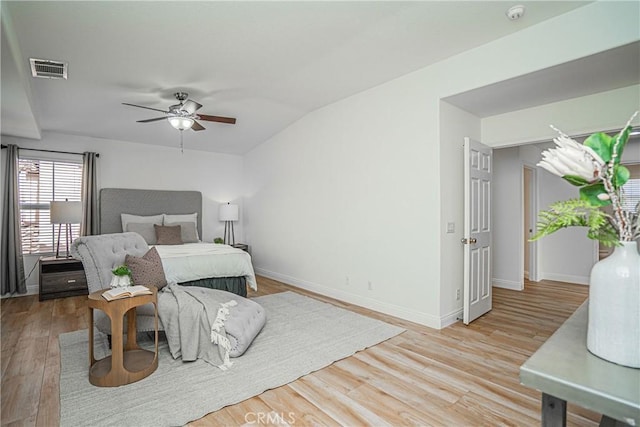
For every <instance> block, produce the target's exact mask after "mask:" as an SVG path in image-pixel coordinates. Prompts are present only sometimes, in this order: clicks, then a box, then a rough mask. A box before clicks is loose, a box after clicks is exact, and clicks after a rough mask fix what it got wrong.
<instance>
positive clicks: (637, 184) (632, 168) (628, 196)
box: [622, 164, 640, 211]
mask: <svg viewBox="0 0 640 427" xmlns="http://www.w3.org/2000/svg"><path fill="white" fill-rule="evenodd" d="M625 166H626V167H627V169H629V172H630V173H631V176H630V178H629V181H627V182H626V183H625V184H624V185H623V186H622V191H623V193H624V199H623V201H622V207H623V209H625V210H628V211H633V210H635V207H636V206H637V205H638V203H640V164H633V165H625Z"/></svg>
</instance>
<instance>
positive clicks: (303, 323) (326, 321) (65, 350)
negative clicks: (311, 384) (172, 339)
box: [60, 292, 404, 426]
mask: <svg viewBox="0 0 640 427" xmlns="http://www.w3.org/2000/svg"><path fill="white" fill-rule="evenodd" d="M254 300H255V301H256V302H258V303H259V304H260V305H262V306H263V307H264V308H265V310H266V312H267V323H266V325H265V327H264V329H263V330H262V332H261V333H260V335H258V337H257V338H256V339H255V341H254V342H253V344H252V345H251V347H250V348H249V350H247V352H246V353H245V354H244V355H243V356H242V357H239V358H236V359H233V362H234V364H233V366H232V367H231V368H230V369H229V370H227V371H221V370H220V369H218V368H216V367H213V366H211V365H209V364H207V363H206V362H203V361H201V360H198V361H196V362H188V363H184V362H182V360H180V359H178V360H174V359H173V358H172V357H171V355H170V353H169V349H168V347H167V345H166V341H161V348H160V357H159V364H158V369H157V370H156V371H155V372H154V373H153V374H151V375H150V376H148V377H147V378H144V379H143V380H140V381H138V382H135V383H133V384H129V385H126V386H121V387H112V388H102V387H95V386H93V385H91V384H90V383H89V374H88V372H89V369H88V358H89V355H88V333H87V331H86V330H83V331H75V332H70V333H66V334H61V335H60V353H61V360H62V366H61V371H60V423H61V425H63V426H180V425H184V424H186V423H188V422H189V421H192V420H196V419H198V418H201V417H203V416H204V415H206V414H208V413H209V412H213V411H216V410H218V409H220V408H223V407H224V406H227V405H233V404H235V403H238V402H241V401H243V400H245V399H248V398H250V397H253V396H256V395H258V394H260V393H262V392H264V391H266V390H269V389H272V388H276V387H279V386H281V385H284V384H288V383H290V382H292V381H295V380H296V379H298V378H300V377H302V376H304V375H306V374H308V373H311V372H314V371H317V370H318V369H321V368H324V367H326V366H329V365H330V364H332V363H333V362H335V361H337V360H340V359H343V358H345V357H348V356H350V355H352V354H354V353H356V352H357V351H360V350H363V349H365V348H367V347H370V346H373V345H375V344H378V343H380V342H382V341H385V340H387V339H389V338H391V337H393V336H395V335H398V334H399V333H401V332H403V331H404V329H402V328H399V327H397V326H393V325H390V324H387V323H384V322H381V321H379V320H375V319H372V318H369V317H366V316H362V315H359V314H356V313H353V312H351V311H348V310H344V309H341V308H338V307H336V306H333V305H331V304H327V303H323V302H320V301H317V300H315V299H312V298H308V297H305V296H302V295H299V294H296V293H293V292H283V293H279V294H273V295H267V296H263V297H257V298H255V299H254ZM95 351H96V358H98V359H100V358H102V357H104V356H106V355H108V354H109V350H108V346H107V342H106V336H105V335H103V334H99V335H97V336H96V346H95Z"/></svg>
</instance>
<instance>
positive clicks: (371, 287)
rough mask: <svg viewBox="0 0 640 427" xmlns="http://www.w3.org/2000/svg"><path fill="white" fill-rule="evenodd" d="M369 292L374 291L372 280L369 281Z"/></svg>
mask: <svg viewBox="0 0 640 427" xmlns="http://www.w3.org/2000/svg"><path fill="white" fill-rule="evenodd" d="M369 290H370V291H372V290H373V284H372V283H371V280H369Z"/></svg>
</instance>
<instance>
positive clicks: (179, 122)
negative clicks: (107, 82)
mask: <svg viewBox="0 0 640 427" xmlns="http://www.w3.org/2000/svg"><path fill="white" fill-rule="evenodd" d="M173 95H174V96H175V97H176V99H177V100H178V102H179V104H176V105H172V106H170V107H169V109H168V110H167V111H165V110H160V109H158V108H151V107H145V106H143V105H135V104H129V103H127V102H123V103H122V104H123V105H129V106H131V107H138V108H146V109H147V110H153V111H160V112H163V113H165V116H162V117H156V118H154V119H146V120H138V121H137V122H138V123H150V122H157V121H159V120H165V119H166V120H168V121H169V123H170V124H171V126H173V127H174V128H176V129H178V130H180V131H182V130H185V129H193V130H195V131H199V130H204V129H205V128H204V126H202V125H201V124H200V123H198V122H197V121H196V120H204V121H207V122H218V123H228V124H232V125H233V124H235V123H236V119H235V118H233V117H221V116H209V115H207V114H196V111H198V110H199V109H200V108H202V105H201V104H198V103H197V102H195V101H193V100H191V99H187V98H188V97H189V94H188V93H186V92H176V93H174V94H173Z"/></svg>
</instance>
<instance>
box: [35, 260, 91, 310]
mask: <svg viewBox="0 0 640 427" xmlns="http://www.w3.org/2000/svg"><path fill="white" fill-rule="evenodd" d="M39 265H40V267H39V268H40V301H42V300H47V299H52V298H62V297H70V296H76V295H87V294H89V290H88V288H87V278H86V276H85V274H84V269H83V268H82V261H78V260H77V259H75V258H55V257H47V258H40V261H39Z"/></svg>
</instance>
